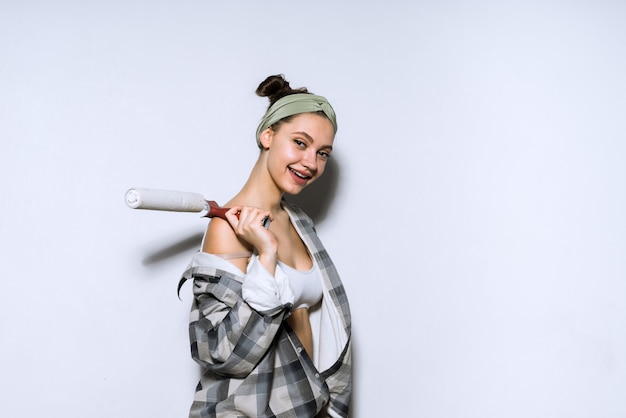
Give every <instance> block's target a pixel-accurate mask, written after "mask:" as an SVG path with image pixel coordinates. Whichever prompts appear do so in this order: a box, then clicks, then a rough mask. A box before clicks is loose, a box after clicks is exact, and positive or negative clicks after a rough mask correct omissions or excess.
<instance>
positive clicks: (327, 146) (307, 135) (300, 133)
mask: <svg viewBox="0 0 626 418" xmlns="http://www.w3.org/2000/svg"><path fill="white" fill-rule="evenodd" d="M292 135H302V136H303V137H305V138H306V139H308V140H309V141H310V142H315V140H314V139H313V137H312V136H311V135H309V134H307V133H306V132H303V131H299V132H293V133H292ZM322 148H324V149H333V147H332V145H324V146H323V147H322Z"/></svg>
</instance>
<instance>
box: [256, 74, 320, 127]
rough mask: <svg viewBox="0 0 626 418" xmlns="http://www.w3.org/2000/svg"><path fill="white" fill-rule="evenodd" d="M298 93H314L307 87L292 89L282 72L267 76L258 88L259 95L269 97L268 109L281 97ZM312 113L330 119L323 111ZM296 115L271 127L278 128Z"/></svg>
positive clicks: (283, 119)
mask: <svg viewBox="0 0 626 418" xmlns="http://www.w3.org/2000/svg"><path fill="white" fill-rule="evenodd" d="M297 93H308V94H313V93H311V92H310V91H308V90H307V89H306V87H300V88H297V89H292V88H291V86H290V85H289V81H287V80H285V76H284V75H282V74H276V75H271V76H269V77H267V78H266V79H265V80H263V81H262V82H261V84H259V87H257V88H256V94H257V96H261V97H267V98H268V99H269V101H270V104H269V106H268V107H267V108H268V109H269V108H270V107H272V105H273V104H274V103H276V102H277V101H278V100H279V99H281V98H283V97H285V96H289V95H290V94H297ZM312 113H314V114H317V115H320V116H323V117H325V118H326V119H328V116H327V115H326V114H325V113H324V112H322V111H318V112H312ZM295 116H297V115H291V116H287V117H285V118H282V119H281V120H279V121H278V122H276V123H274V124H273V125H272V126H271V128H272V129H273V130H274V131H275V130H277V129H278V126H279V125H280V124H281V123H283V122H289V121H290V120H292V119H293V118H294V117H295Z"/></svg>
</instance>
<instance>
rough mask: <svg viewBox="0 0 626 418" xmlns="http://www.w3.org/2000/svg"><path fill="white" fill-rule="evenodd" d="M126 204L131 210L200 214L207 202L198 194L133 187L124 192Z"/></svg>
mask: <svg viewBox="0 0 626 418" xmlns="http://www.w3.org/2000/svg"><path fill="white" fill-rule="evenodd" d="M126 204H127V205H128V206H129V207H131V208H133V209H152V210H166V211H171V212H202V211H203V210H205V209H206V208H207V202H206V200H205V199H204V196H202V195H201V194H199V193H190V192H180V191H174V190H157V189H146V188H138V187H134V188H131V189H129V190H128V191H127V192H126Z"/></svg>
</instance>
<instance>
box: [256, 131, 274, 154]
mask: <svg viewBox="0 0 626 418" xmlns="http://www.w3.org/2000/svg"><path fill="white" fill-rule="evenodd" d="M273 137H274V131H273V130H272V128H271V127H269V128H267V129H265V130H264V131H263V132H261V136H260V137H259V140H260V142H261V146H262V147H263V149H269V148H270V145H271V144H272V138H273Z"/></svg>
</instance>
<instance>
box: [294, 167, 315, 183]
mask: <svg viewBox="0 0 626 418" xmlns="http://www.w3.org/2000/svg"><path fill="white" fill-rule="evenodd" d="M289 172H290V173H291V176H292V177H293V179H294V180H295V181H296V183H298V184H302V185H304V184H306V182H307V181H309V180H311V178H312V177H313V176H309V175H306V174H304V173H302V172H301V171H298V170H294V169H293V168H291V167H289Z"/></svg>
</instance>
